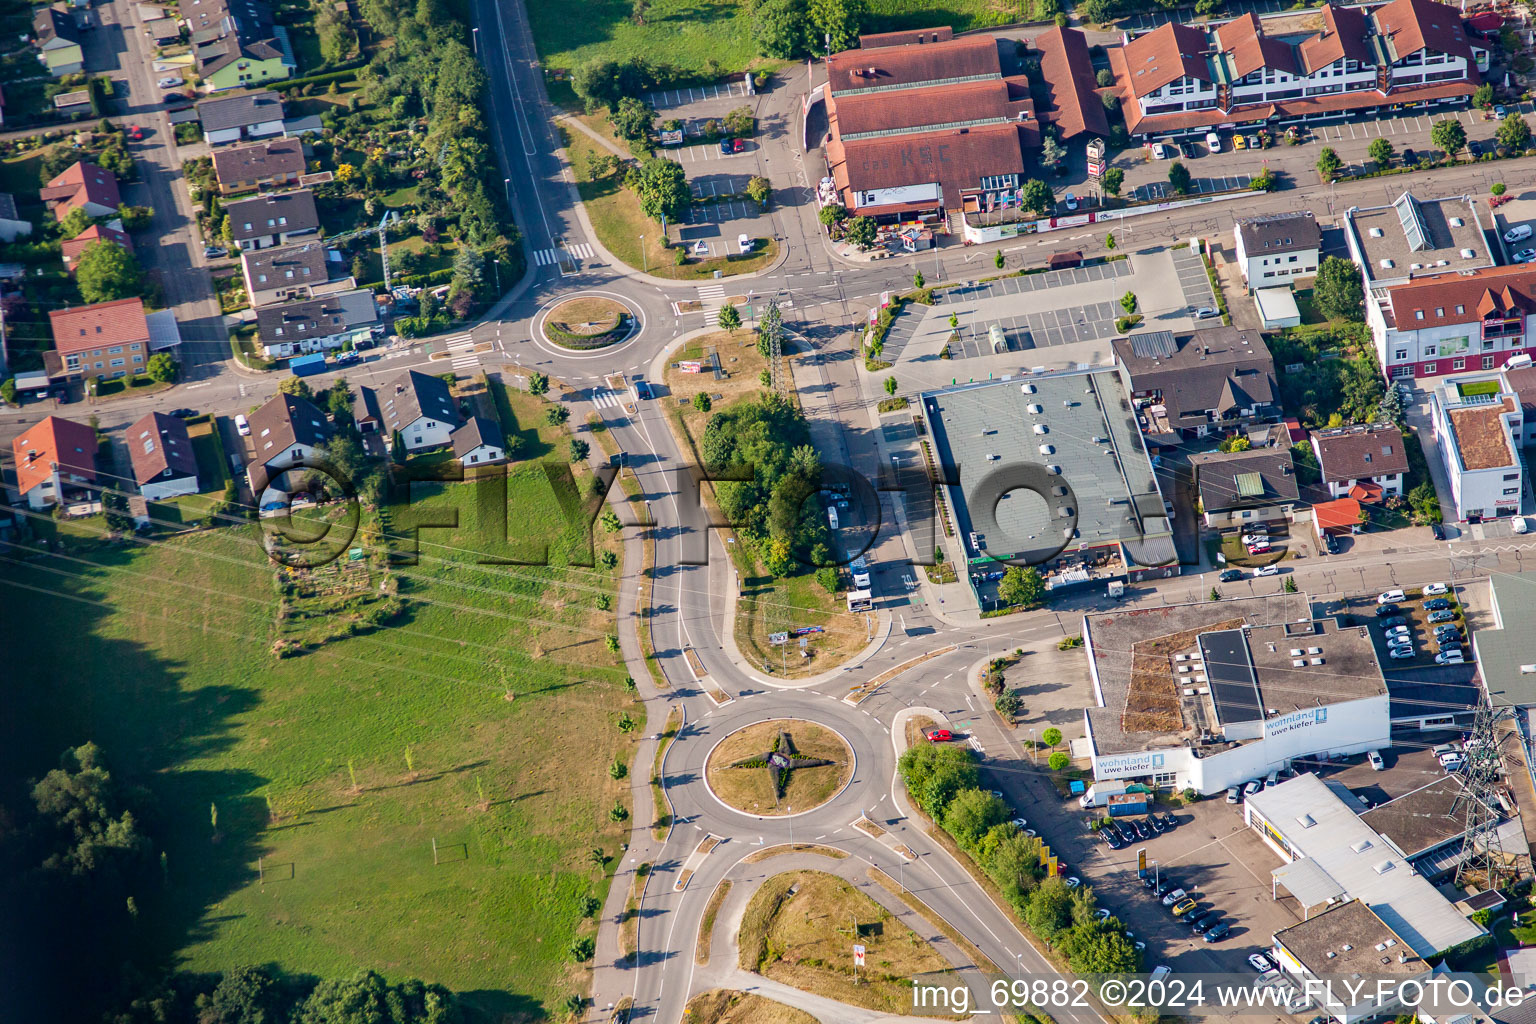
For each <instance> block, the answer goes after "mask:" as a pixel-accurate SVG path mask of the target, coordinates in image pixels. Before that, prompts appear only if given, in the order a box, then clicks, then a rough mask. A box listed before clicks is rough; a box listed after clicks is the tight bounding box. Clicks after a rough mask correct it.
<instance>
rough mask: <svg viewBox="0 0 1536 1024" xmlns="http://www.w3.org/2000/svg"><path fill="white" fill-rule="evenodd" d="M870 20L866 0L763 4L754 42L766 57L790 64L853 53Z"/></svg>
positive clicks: (768, 0)
mask: <svg viewBox="0 0 1536 1024" xmlns="http://www.w3.org/2000/svg"><path fill="white" fill-rule="evenodd" d="M867 16H868V10H867V9H866V8H865V6H864V0H761V2H760V3H758V4H757V8H756V10H755V11H754V13H753V18H752V38H753V40H754V41H755V42H756V43H757V52H758V53H760V54H762V55H763V56H764V57H775V58H779V59H781V60H790V59H794V58H797V57H804V56H808V55H810V54H813V53H814V54H825V53H837V52H839V51H841V50H847V49H851V48H852V47H853V45H854V44H855V43H857V42H858V39H859V26H860V24H861V23H862V22H863V21H864V19H865V18H866V17H867Z"/></svg>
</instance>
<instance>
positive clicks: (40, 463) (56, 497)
mask: <svg viewBox="0 0 1536 1024" xmlns="http://www.w3.org/2000/svg"><path fill="white" fill-rule="evenodd" d="M11 454H12V455H13V456H14V459H13V464H14V465H15V467H16V489H17V490H18V491H20V492H21V495H22V497H24V498H26V499H27V504H28V505H29V506H31V507H32V508H34V509H37V508H47V507H48V506H49V505H56V504H59V503H60V502H64V501H68V500H69V499H70V494H71V492H75V493H79V492H81V490H82V489H83V488H85V487H87V486H88V485H91V484H94V483H95V482H96V431H95V430H94V429H92V428H91V427H90V426H88V425H87V424H84V423H76V422H75V421H74V420H66V419H62V418H60V417H58V416H45V417H43V419H42V420H41V421H40V422H38V423H35V424H33V425H32V426H31V427H29V428H27V429H26V430H24V431H22V432H21V433H20V434H19V435H17V437H16V439H15V440H14V441H12V442H11Z"/></svg>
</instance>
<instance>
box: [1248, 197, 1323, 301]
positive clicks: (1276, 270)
mask: <svg viewBox="0 0 1536 1024" xmlns="http://www.w3.org/2000/svg"><path fill="white" fill-rule="evenodd" d="M1232 234H1233V237H1234V240H1235V242H1236V253H1237V267H1238V269H1239V270H1241V271H1242V273H1243V280H1244V281H1245V282H1247V284H1248V290H1249V291H1253V290H1254V289H1256V288H1271V287H1274V286H1276V285H1288V284H1290V283H1291V282H1292V281H1293V280H1295V279H1296V278H1298V277H1312V276H1314V275H1315V274H1316V273H1317V264H1318V261H1319V259H1320V258H1321V255H1320V254H1321V252H1322V247H1323V232H1322V229H1320V228H1319V227H1318V226H1317V220H1316V218H1314V217H1313V216H1312V211H1311V210H1301V211H1298V212H1295V213H1275V214H1270V215H1269V216H1266V217H1250V218H1249V219H1247V220H1240V221H1238V222H1237V226H1236V227H1235V228H1233V229H1232Z"/></svg>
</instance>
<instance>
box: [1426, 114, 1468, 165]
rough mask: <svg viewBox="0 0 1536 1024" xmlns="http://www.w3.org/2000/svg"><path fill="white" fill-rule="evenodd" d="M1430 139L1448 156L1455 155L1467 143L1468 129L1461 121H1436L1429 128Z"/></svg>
mask: <svg viewBox="0 0 1536 1024" xmlns="http://www.w3.org/2000/svg"><path fill="white" fill-rule="evenodd" d="M1429 141H1430V142H1431V143H1433V144H1434V147H1435V148H1436V149H1438V150H1440V151H1441V152H1443V153H1444V154H1445V155H1446V156H1448V157H1453V156H1455V155H1456V154H1457V153H1459V152H1461V148H1462V147H1463V146H1465V145H1466V144H1467V130H1466V129H1465V128H1463V127H1462V126H1461V122H1460V121H1455V120H1445V121H1436V122H1435V126H1434V127H1433V128H1431V129H1430V130H1429Z"/></svg>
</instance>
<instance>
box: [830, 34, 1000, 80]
mask: <svg viewBox="0 0 1536 1024" xmlns="http://www.w3.org/2000/svg"><path fill="white" fill-rule="evenodd" d="M1001 74H1002V65H1001V64H1000V63H999V62H998V58H997V42H996V41H995V40H993V39H992V37H991V36H986V35H979V36H967V37H965V38H963V39H950V40H947V41H940V42H937V43H927V44H924V45H922V46H887V47H881V48H879V49H876V50H844V51H843V52H842V53H834V54H833V55H832V56H831V57H829V58H827V83H828V86H829V90H830V91H831V92H833V93H838V92H842V91H845V90H848V89H872V88H879V87H887V88H889V87H891V86H903V85H918V84H920V83H922V82H941V81H953V80H955V79H966V78H976V77H980V76H988V77H997V76H1000V75H1001Z"/></svg>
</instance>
